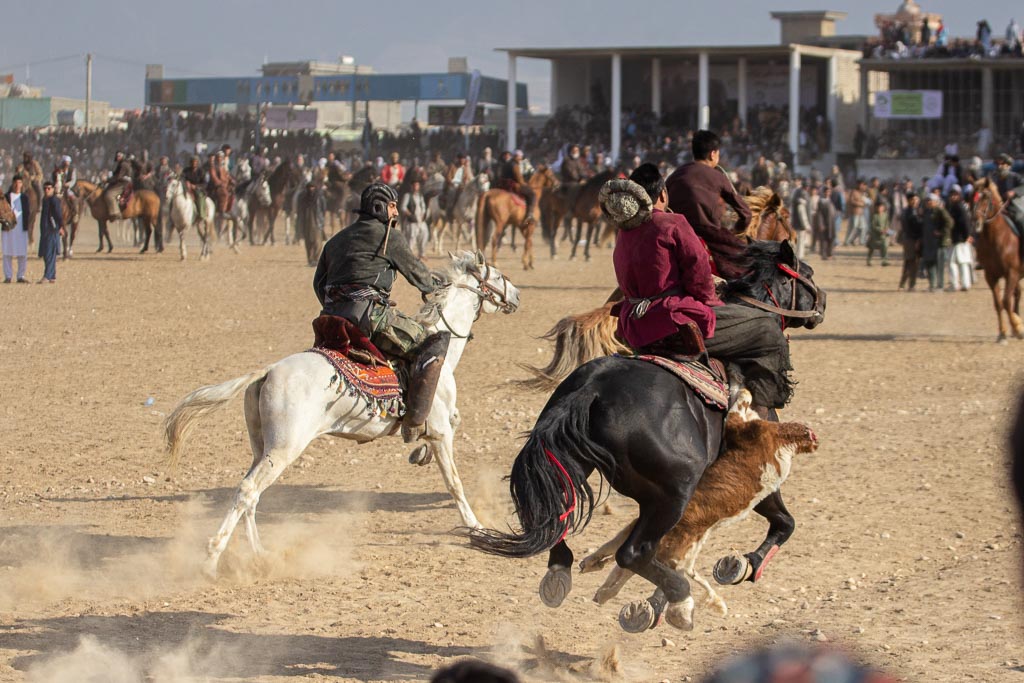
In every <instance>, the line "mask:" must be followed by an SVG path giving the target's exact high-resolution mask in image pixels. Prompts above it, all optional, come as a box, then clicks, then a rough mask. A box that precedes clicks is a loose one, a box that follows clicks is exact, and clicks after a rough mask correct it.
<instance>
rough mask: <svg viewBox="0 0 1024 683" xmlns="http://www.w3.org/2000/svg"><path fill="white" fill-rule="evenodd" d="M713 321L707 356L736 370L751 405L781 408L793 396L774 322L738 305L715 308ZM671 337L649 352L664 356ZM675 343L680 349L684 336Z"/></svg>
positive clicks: (783, 337)
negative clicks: (749, 397)
mask: <svg viewBox="0 0 1024 683" xmlns="http://www.w3.org/2000/svg"><path fill="white" fill-rule="evenodd" d="M715 318H716V323H715V336H713V337H711V338H710V339H705V340H704V347H705V348H706V349H707V351H708V355H709V356H711V357H712V358H717V359H719V360H720V361H722V362H723V363H726V364H727V365H734V366H736V367H737V368H738V369H739V371H740V372H741V373H742V374H743V378H742V385H743V386H745V387H746V388H747V389H749V390H750V394H751V396H752V397H753V399H754V405H757V406H763V407H765V408H782V407H784V406H785V405H786V403H788V402H789V399H790V398H791V397H792V395H793V384H792V382H791V381H790V379H789V375H788V373H789V371H790V370H792V369H793V366H792V364H791V363H790V360H789V342H788V341H787V340H786V335H785V334H784V333H783V331H782V327H781V325H780V324H779V321H778V318H776V317H775V316H773V315H771V314H769V313H767V312H765V311H760V310H758V309H756V308H750V307H749V306H741V305H739V304H725V305H724V306H718V307H716V308H715ZM674 336H675V335H673V337H674ZM673 337H668V338H666V339H662V340H659V341H658V342H655V344H653V345H652V347H651V348H650V350H651V351H652V352H653V351H654V350H659V351H662V352H664V351H665V349H666V348H670V347H671V343H672V341H673ZM679 342H680V345H681V346H682V345H684V344H686V343H687V336H686V335H680V336H679ZM680 352H681V353H692V348H690V347H689V346H688V345H687V350H684V349H682V348H681V349H680ZM730 379H732V380H733V381H735V380H736V379H738V378H734V377H731V378H730Z"/></svg>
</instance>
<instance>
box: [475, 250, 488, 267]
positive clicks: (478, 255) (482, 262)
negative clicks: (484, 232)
mask: <svg viewBox="0 0 1024 683" xmlns="http://www.w3.org/2000/svg"><path fill="white" fill-rule="evenodd" d="M476 262H477V264H479V265H481V266H485V265H487V259H485V258H484V252H482V251H480V250H479V249H477V250H476Z"/></svg>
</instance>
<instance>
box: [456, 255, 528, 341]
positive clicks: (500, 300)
mask: <svg viewBox="0 0 1024 683" xmlns="http://www.w3.org/2000/svg"><path fill="white" fill-rule="evenodd" d="M482 267H483V271H480V270H477V269H476V268H468V269H466V274H467V275H469V276H471V277H472V278H473V279H474V280H476V282H477V285H478V286H477V287H474V286H472V285H467V284H464V283H461V282H459V283H457V284H456V285H455V287H457V288H459V289H465V290H468V291H470V292H473V293H474V294H476V295H477V303H476V316H475V317H474V318H473V322H476V321H477V320H479V319H480V314H481V313H483V309H484V306H483V304H484V302H485V301H486V302H488V303H490V304H491V305H493V306H494V307H495V308H497V309H498V310H499V311H501V312H502V313H512V312H513V311H515V310H516V306H515V305H514V304H511V303H509V300H508V285H509V282H508V278H507V277H505V276H504V275H503V274H502V273H500V272H499V271H498V270H497V269H493V270H494V272H496V273H498V276H499V277H500V278H501V289H498V288H497V287H496V286H494V285H493V284H491V270H492V268H491V267H490V266H489V265H487V264H486V263H485V264H483V266H482ZM437 313H438V315H439V316H440V317H441V322H443V323H444V324H445V326H446V327H447V328H448V330H449V331H450V332H451V333H452V336H453V337H456V338H457V339H472V338H473V333H472V331H470V332H467V333H466V334H459V333H458V332H456V331H455V328H454V327H452V324H451V323H450V322H448V320H447V318H445V317H444V309H443V308H441V307H440V306H438V308H437Z"/></svg>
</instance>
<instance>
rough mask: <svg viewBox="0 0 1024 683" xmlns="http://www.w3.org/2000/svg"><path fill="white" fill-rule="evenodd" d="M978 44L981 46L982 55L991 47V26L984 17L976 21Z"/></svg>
mask: <svg viewBox="0 0 1024 683" xmlns="http://www.w3.org/2000/svg"><path fill="white" fill-rule="evenodd" d="M978 46H979V47H981V54H982V55H987V54H988V52H989V50H991V49H992V27H991V26H989V25H988V21H987V20H985V19H982V20H981V21H979V22H978Z"/></svg>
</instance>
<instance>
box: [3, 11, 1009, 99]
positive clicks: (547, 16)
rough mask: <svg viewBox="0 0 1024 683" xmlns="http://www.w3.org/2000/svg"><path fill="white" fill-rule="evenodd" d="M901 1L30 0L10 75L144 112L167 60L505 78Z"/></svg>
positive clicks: (200, 72) (966, 19)
mask: <svg viewBox="0 0 1024 683" xmlns="http://www.w3.org/2000/svg"><path fill="white" fill-rule="evenodd" d="M919 4H921V6H922V8H923V9H924V10H925V11H930V12H938V13H940V14H942V15H943V16H944V17H945V21H946V24H947V26H948V27H949V29H950V33H951V35H953V36H961V35H970V36H973V35H974V31H975V24H976V22H977V20H978V19H981V18H986V19H988V21H989V24H990V25H991V26H992V28H993V31H994V33H995V34H996V35H998V36H1001V35H1002V34H1003V31H1004V30H1005V28H1006V25H1007V23H1008V22H1009V20H1010V18H1011V17H1012V16H1014V13H1015V12H1016V13H1018V14H1019V15H1020V17H1019V19H1020V20H1021V21H1022V22H1024V7H1021V6H1020V5H1018V4H1017V3H1013V2H1010V1H1009V0H985V2H964V1H963V0H934V1H932V2H922V3H919ZM431 5H434V6H435V7H434V8H432V7H431ZM898 5H899V2H898V0H889V1H888V2H884V3H883V2H870V1H868V2H849V1H847V0H843V1H836V2H831V3H829V4H828V5H822V3H820V2H808V1H804V0H779V2H778V3H774V2H764V1H763V0H757V1H755V0H724V1H721V0H718V1H715V2H708V1H695V2H687V1H685V0H645V1H644V2H641V3H627V2H623V1H622V0H615V1H612V0H589V1H587V2H582V1H580V2H566V1H563V0H516V1H514V2H508V1H507V0H502V1H501V2H487V1H486V0H477V1H476V2H463V1H459V2H454V1H450V0H433V1H432V2H428V1H426V0H419V1H416V2H413V1H411V0H385V1H383V2H381V1H380V0H366V1H364V2H350V1H347V0H334V1H330V0H298V1H296V2H289V1H288V0H166V1H164V2H160V3H155V2H149V1H148V0H131V1H124V0H87V2H67V1H66V0H33V1H32V2H23V3H19V7H18V13H17V21H16V22H15V23H10V24H7V26H6V30H5V31H4V38H3V40H2V41H0V73H8V72H14V74H15V79H16V80H17V81H24V80H25V79H26V66H25V65H26V62H28V63H30V67H29V82H30V83H31V84H32V85H35V86H43V87H45V89H46V94H49V95H62V96H67V97H84V93H85V60H84V55H85V53H86V52H92V53H94V55H95V61H94V64H93V97H95V98H96V99H98V100H105V101H109V102H111V103H112V104H113V105H114V106H121V107H141V106H142V104H143V97H144V94H143V82H144V79H145V68H144V65H145V64H146V63H157V64H163V65H164V69H165V71H164V73H165V76H167V77H181V76H237V75H256V74H257V73H258V70H259V67H260V65H261V64H262V63H263V61H264V59H267V60H270V61H286V60H305V59H319V60H325V61H335V60H337V59H338V57H339V55H342V54H348V55H353V56H354V57H355V58H356V60H357V62H358V63H359V64H369V65H372V66H373V67H374V68H375V69H376V70H377V71H378V72H381V73H416V72H434V71H445V70H446V69H447V64H448V57H452V56H466V57H469V65H470V68H478V69H480V70H481V71H483V73H484V74H486V75H489V76H496V77H501V78H504V77H505V75H506V73H507V62H506V57H505V55H504V53H497V52H495V51H494V48H496V47H579V46H609V45H623V46H629V45H729V44H746V43H775V42H778V40H779V26H778V22H776V21H773V20H772V19H771V17H770V16H769V12H770V11H771V10H773V9H775V10H800V9H822V8H823V7H825V6H827V7H828V8H829V9H835V10H841V11H845V12H847V13H848V14H849V16H848V17H847V18H846V19H845V20H843V21H840V22H839V23H838V25H837V31H838V32H839V33H843V34H867V33H875V28H874V21H873V18H874V15H875V14H876V13H878V12H892V11H894V10H895V9H896V7H897V6H898ZM640 8H643V11H640ZM979 8H984V11H983V14H982V13H979ZM8 14H10V13H8ZM9 18H10V17H9ZM63 57H72V58H71V59H63V60H62V59H61V58H63ZM47 60H52V61H47ZM549 74H550V68H549V65H548V62H546V61H540V60H520V61H519V80H520V81H524V82H526V83H527V84H528V85H529V90H530V103H531V105H533V106H538V105H539V106H540V107H541V108H542V109H544V110H546V109H547V106H548V103H549V99H550V98H549Z"/></svg>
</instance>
